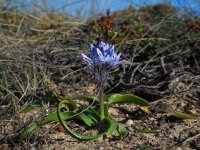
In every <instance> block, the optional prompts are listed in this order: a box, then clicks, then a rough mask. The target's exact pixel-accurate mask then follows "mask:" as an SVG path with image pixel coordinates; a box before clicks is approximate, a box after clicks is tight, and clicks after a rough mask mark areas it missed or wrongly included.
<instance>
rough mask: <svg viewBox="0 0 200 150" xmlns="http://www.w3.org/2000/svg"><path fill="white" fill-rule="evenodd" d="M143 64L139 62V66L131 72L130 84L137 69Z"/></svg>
mask: <svg viewBox="0 0 200 150" xmlns="http://www.w3.org/2000/svg"><path fill="white" fill-rule="evenodd" d="M141 65H142V63H140V64H138V65H137V67H135V69H134V70H133V73H132V74H131V78H130V81H129V83H130V84H131V83H132V82H133V77H134V75H135V73H136V71H137V70H138V69H139V68H140V66H141Z"/></svg>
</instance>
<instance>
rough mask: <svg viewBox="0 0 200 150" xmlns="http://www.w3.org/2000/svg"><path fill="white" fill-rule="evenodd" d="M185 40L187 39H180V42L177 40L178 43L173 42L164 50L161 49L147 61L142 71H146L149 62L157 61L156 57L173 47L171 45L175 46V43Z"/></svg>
mask: <svg viewBox="0 0 200 150" xmlns="http://www.w3.org/2000/svg"><path fill="white" fill-rule="evenodd" d="M184 41H185V40H182V41H178V42H176V43H173V44H171V45H169V46H167V47H165V48H164V49H163V50H160V51H159V52H158V53H157V54H155V55H154V56H153V57H152V58H151V59H150V60H149V61H148V62H147V63H146V65H145V66H144V67H143V68H142V70H141V71H144V69H146V67H147V66H148V65H149V63H151V62H153V61H155V58H156V57H157V56H158V55H160V54H161V53H163V52H165V51H166V50H168V49H169V48H171V47H173V46H175V45H177V44H179V43H182V42H184Z"/></svg>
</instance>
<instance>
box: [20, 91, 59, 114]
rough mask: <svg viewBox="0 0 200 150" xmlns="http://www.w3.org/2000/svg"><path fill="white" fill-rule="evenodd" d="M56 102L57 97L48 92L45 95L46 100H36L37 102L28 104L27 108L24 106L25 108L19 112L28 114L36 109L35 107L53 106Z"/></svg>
mask: <svg viewBox="0 0 200 150" xmlns="http://www.w3.org/2000/svg"><path fill="white" fill-rule="evenodd" d="M57 102H58V98H57V96H56V95H55V94H54V93H53V92H52V91H48V92H47V93H46V98H45V99H43V100H37V101H35V102H33V103H31V104H29V105H28V106H26V107H25V108H23V109H22V110H21V112H23V113H27V112H30V111H32V110H33V109H35V108H37V107H40V106H42V105H43V104H47V103H50V104H55V103H57Z"/></svg>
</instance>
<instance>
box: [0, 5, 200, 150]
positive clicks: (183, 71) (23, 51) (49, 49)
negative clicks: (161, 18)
mask: <svg viewBox="0 0 200 150" xmlns="http://www.w3.org/2000/svg"><path fill="white" fill-rule="evenodd" d="M127 11H128V12H129V13H130V14H132V10H130V8H129V9H127V10H124V12H123V13H122V12H118V13H116V14H114V16H117V17H116V18H114V19H113V24H114V23H115V22H119V24H123V23H124V22H123V21H124V20H119V16H120V15H121V18H123V15H125V14H126V13H127ZM120 13H121V14H120ZM143 17H146V18H145V19H146V22H143V24H144V25H145V26H144V30H145V29H149V30H145V31H144V33H143V34H144V35H146V36H144V37H137V36H141V35H140V34H137V33H132V32H130V33H131V34H133V37H135V39H133V40H135V41H133V43H131V44H130V42H132V41H131V40H132V38H133V37H132V36H131V37H129V38H130V39H127V40H126V38H125V37H123V38H122V39H123V40H124V42H122V43H120V42H118V41H119V40H120V38H119V37H118V38H115V41H112V42H113V43H114V44H116V48H117V50H120V52H121V54H122V59H123V60H125V61H124V63H123V64H122V65H119V67H118V68H116V69H114V70H113V71H112V72H111V74H110V81H109V86H108V87H107V88H106V90H105V92H106V93H107V94H109V93H121V94H123V93H132V94H135V95H137V96H140V97H142V98H144V99H146V100H147V101H148V102H149V103H150V107H149V108H148V109H147V110H146V111H145V110H144V109H142V108H141V107H139V106H136V105H133V104H123V105H113V106H112V107H110V109H109V112H110V114H111V116H112V117H113V118H115V119H116V120H117V121H118V122H119V124H120V126H121V127H124V128H125V129H126V130H127V132H128V134H127V136H125V137H124V138H123V139H118V137H117V133H114V134H113V135H111V136H110V137H108V138H106V139H102V140H98V141H94V142H80V141H77V140H75V139H73V138H72V137H70V136H69V135H67V134H65V133H64V131H63V128H62V126H61V125H60V123H58V122H56V123H49V124H46V125H45V126H42V127H41V128H40V129H38V130H37V131H36V132H35V133H33V134H31V135H30V136H28V137H27V138H25V139H23V140H21V141H19V142H8V139H9V137H10V136H11V135H13V134H16V133H17V132H19V131H21V130H23V129H25V128H26V127H27V126H29V125H30V124H32V123H34V121H35V120H37V119H38V118H41V117H42V116H45V115H46V114H48V113H49V112H51V111H52V110H53V109H55V108H56V104H50V103H45V104H43V105H42V106H40V107H38V108H36V109H34V110H33V111H31V112H28V113H21V112H20V110H22V108H24V107H25V106H26V105H28V103H31V102H33V101H35V100H38V99H39V100H43V98H45V97H46V93H45V92H46V91H45V90H44V89H45V88H46V87H48V88H47V89H48V90H49V91H55V92H56V93H57V94H58V95H61V96H64V97H70V96H76V95H94V96H96V95H98V91H99V87H98V83H97V82H96V81H95V78H94V75H93V73H92V70H91V69H90V68H88V67H87V65H86V64H85V63H84V62H83V60H82V59H81V53H87V54H88V52H89V50H88V44H89V43H90V41H92V39H95V38H96V39H98V36H97V34H95V33H94V31H88V29H87V28H85V27H84V26H78V27H77V26H76V27H75V29H74V28H73V32H72V33H70V37H69V36H67V37H65V36H64V35H63V34H61V33H59V32H58V33H57V34H56V35H53V34H54V33H52V35H51V36H50V35H49V37H48V39H46V40H44V41H43V42H40V43H31V42H27V41H26V42H27V43H26V42H24V44H22V45H20V46H19V45H17V46H16V45H14V44H13V45H14V46H13V45H12V47H10V51H9V52H7V53H2V54H0V56H1V55H2V56H1V57H2V58H3V59H2V60H4V61H2V64H1V68H3V69H4V70H6V71H8V72H9V71H10V72H9V74H11V75H10V76H8V77H9V78H10V77H12V78H15V79H18V80H16V81H17V83H18V82H19V83H21V84H20V85H21V86H22V87H24V91H22V92H20V91H15V90H16V87H17V86H16V84H14V82H12V84H11V83H10V82H11V79H10V80H9V79H6V82H8V84H9V86H7V88H8V89H9V91H11V92H10V93H11V94H8V95H6V94H5V95H3V94H2V93H3V92H2V93H1V95H0V96H1V100H2V102H1V106H0V119H1V122H0V129H1V132H0V149H2V150H7V149H23V150H25V149H27V150H29V149H40V150H41V149H45V150H48V149H53V150H60V149H62V150H63V149H66V150H68V149H71V150H79V149H80V150H84V149H86V150H93V149H99V150H111V149H138V150H139V149H167V150H181V149H183V150H186V149H188V150H189V149H200V120H199V119H193V120H192V119H180V118H178V117H176V116H175V115H174V114H172V113H166V112H161V111H159V109H160V108H161V107H162V106H163V105H167V106H170V107H171V108H173V110H175V111H178V112H184V113H188V114H191V115H194V116H197V117H200V115H199V114H200V67H199V66H200V61H199V60H200V59H199V58H200V50H199V47H200V42H199V39H198V38H194V39H191V37H192V36H193V34H195V35H196V33H197V32H196V30H195V32H196V33H194V32H186V31H185V30H184V28H185V26H184V25H185V24H181V25H180V24H175V23H174V22H173V21H172V20H170V21H172V22H170V23H169V22H166V23H169V24H168V27H169V28H170V29H167V25H166V24H161V25H160V24H159V25H160V28H159V29H154V30H150V27H151V22H150V20H148V18H149V16H147V15H146V16H143ZM175 17H177V16H175ZM150 18H151V17H150ZM123 19H124V18H123ZM126 19H127V18H126ZM154 19H155V18H154ZM173 19H174V20H175V19H177V18H173ZM120 21H121V22H120ZM88 24H89V23H88ZM174 24H175V25H174ZM113 26H114V25H113ZM119 26H120V25H119ZM119 26H117V27H119ZM180 26H181V28H180ZM117 27H116V28H117ZM117 29H118V28H117ZM113 30H114V29H113ZM129 30H130V29H129ZM174 30H176V31H177V32H174ZM198 32H199V30H198ZM105 34H106V33H105ZM53 36H56V37H57V39H54V37H53ZM63 37H64V38H63ZM148 37H154V38H156V41H154V42H155V43H149V44H147V45H146V46H142V45H140V44H141V41H142V40H143V38H148ZM157 37H158V38H157ZM59 38H61V40H59ZM122 39H121V40H122ZM138 39H139V42H138ZM162 39H166V41H165V40H164V41H162ZM104 40H105V39H104ZM180 41H182V42H180ZM59 42H60V43H59ZM143 44H144V43H143ZM133 45H134V46H135V47H134V48H131V47H132V46H133ZM135 48H137V49H139V52H136V51H135V52H133V51H134V50H135ZM144 49H145V50H149V51H150V50H152V49H153V50H155V51H153V54H152V55H150V54H149V53H148V54H147V53H146V52H145V50H144ZM1 51H2V52H6V46H5V47H3V48H2V49H1ZM151 52H152V51H151ZM155 53H156V54H155ZM11 54H12V55H11ZM22 62H23V63H22ZM24 64H26V65H24ZM28 67H30V68H28ZM26 69H27V70H26ZM6 71H5V72H6ZM27 74H29V77H28V76H27ZM43 81H45V82H43ZM28 83H29V84H28ZM47 83H48V85H46V84H47ZM26 87H27V88H26ZM22 89H23V88H22ZM23 93H25V94H23ZM13 95H15V96H13ZM13 97H17V98H18V99H20V101H19V102H18V103H17V101H15V99H14V98H13ZM80 105H81V103H80ZM131 124H133V125H135V126H137V127H139V128H142V129H149V130H151V129H158V130H159V132H157V133H141V132H137V131H135V130H134V129H133V128H132V127H131ZM69 125H70V126H71V127H73V129H75V130H76V131H79V132H80V131H81V132H82V133H83V134H87V135H88V134H97V133H98V128H97V127H96V128H95V127H94V128H88V127H85V126H84V125H83V124H81V123H80V122H73V121H71V122H69Z"/></svg>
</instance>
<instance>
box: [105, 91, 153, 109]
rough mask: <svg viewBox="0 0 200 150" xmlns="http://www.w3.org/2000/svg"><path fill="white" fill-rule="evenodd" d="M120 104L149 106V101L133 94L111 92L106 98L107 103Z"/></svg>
mask: <svg viewBox="0 0 200 150" xmlns="http://www.w3.org/2000/svg"><path fill="white" fill-rule="evenodd" d="M117 103H119V104H122V103H133V104H136V105H139V106H149V103H148V102H147V101H146V100H144V99H143V98H141V97H138V96H136V95H133V94H123V95H122V94H113V95H112V96H111V97H110V98H109V99H108V104H109V105H110V104H117Z"/></svg>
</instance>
